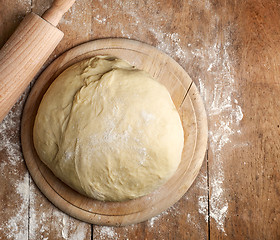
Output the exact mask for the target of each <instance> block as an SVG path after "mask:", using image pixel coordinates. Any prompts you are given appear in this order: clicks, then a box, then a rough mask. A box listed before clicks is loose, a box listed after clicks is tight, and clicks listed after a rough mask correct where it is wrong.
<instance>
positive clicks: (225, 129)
mask: <svg viewBox="0 0 280 240" xmlns="http://www.w3.org/2000/svg"><path fill="white" fill-rule="evenodd" d="M225 35H226V33H225ZM228 46H229V43H228V42H226V43H225V44H224V45H223V46H222V45H221V44H218V43H215V44H214V45H213V46H207V49H194V50H193V51H192V54H193V55H195V56H196V57H197V58H199V60H200V61H201V62H211V64H210V65H209V66H205V72H208V78H209V79H211V81H212V82H214V84H209V85H207V89H206V88H205V83H204V82H205V81H204V80H205V79H203V80H202V79H201V78H198V82H199V88H200V92H201V95H202V97H203V98H204V101H205V102H208V103H209V102H210V103H211V104H210V105H207V106H206V108H207V113H208V120H209V123H210V126H211V128H210V130H209V142H210V150H211V151H212V152H213V155H214V161H213V165H212V166H211V169H212V171H211V169H210V171H211V172H213V173H214V174H212V175H213V178H211V175H210V200H209V201H210V217H211V218H212V219H214V220H215V222H216V224H217V227H218V229H219V230H221V231H223V232H225V230H224V221H225V219H226V216H227V212H228V202H227V200H226V195H225V189H224V187H223V182H224V169H223V162H222V156H223V154H224V151H223V147H224V146H225V145H226V144H228V143H230V142H231V136H232V135H233V134H234V135H236V134H240V133H241V130H236V129H238V128H239V123H240V121H241V120H242V118H243V113H242V109H241V107H240V106H239V105H238V100H237V99H236V97H235V96H236V95H237V90H235V88H234V72H233V67H232V62H231V61H232V60H231V58H230V56H229V54H228ZM214 69H215V70H214ZM212 70H213V71H212ZM209 86H212V88H211V89H210V87H209ZM202 212H204V211H202ZM225 234H226V233H225Z"/></svg>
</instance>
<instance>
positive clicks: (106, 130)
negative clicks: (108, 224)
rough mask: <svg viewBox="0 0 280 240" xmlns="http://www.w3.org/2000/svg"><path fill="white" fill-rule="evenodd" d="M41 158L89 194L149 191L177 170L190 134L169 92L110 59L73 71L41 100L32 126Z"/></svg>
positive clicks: (109, 197) (128, 195)
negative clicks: (184, 132)
mask: <svg viewBox="0 0 280 240" xmlns="http://www.w3.org/2000/svg"><path fill="white" fill-rule="evenodd" d="M33 137H34V145H35V148H36V151H37V153H38V155H39V157H40V159H41V160H42V161H43V162H44V163H45V164H46V165H47V166H48V167H49V168H50V169H51V170H52V172H53V173H54V174H55V175H56V176H57V177H58V178H60V179H61V180H62V181H63V182H65V183H66V184H68V185H69V186H71V187H72V188H73V189H75V190H76V191H78V192H80V193H81V194H84V195H86V196H89V197H92V198H95V199H98V200H105V201H123V200H128V199H133V198H137V197H140V196H143V195H146V194H148V193H150V192H152V191H154V190H155V189H156V188H158V187H159V186H161V185H162V184H164V183H165V182H166V181H167V180H168V179H169V178H170V177H171V176H172V174H174V172H175V171H176V169H177V167H178V165H179V163H180V161H181V154H182V149H183V142H184V134H183V128H182V124H181V121H180V117H179V115H178V112H177V110H176V108H175V106H174V104H173V102H172V100H171V97H170V95H169V93H168V91H167V89H166V88H165V87H164V86H163V85H161V84H160V83H158V82H157V81H155V80H153V79H152V78H151V77H150V76H149V75H148V74H147V73H146V72H144V71H141V70H138V69H135V68H134V67H132V66H131V65H130V64H128V63H127V62H125V61H123V60H120V59H117V58H115V57H111V56H98V57H94V58H91V59H89V60H84V61H82V62H79V63H77V64H75V65H73V66H71V67H70V68H68V69H66V70H65V71H64V72H63V73H62V74H60V75H59V77H58V78H57V79H56V80H55V81H54V82H53V83H52V85H51V86H50V87H49V89H48V91H47V92H46V94H45V95H44V97H43V100H42V102H41V104H40V107H39V110H38V113H37V116H36V120H35V125H34V131H33Z"/></svg>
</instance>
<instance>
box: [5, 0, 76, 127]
mask: <svg viewBox="0 0 280 240" xmlns="http://www.w3.org/2000/svg"><path fill="white" fill-rule="evenodd" d="M74 2H75V0H54V1H53V4H52V6H51V8H50V9H48V10H47V11H46V12H45V13H44V14H43V16H42V18H41V17H39V16H38V15H36V14H34V13H29V14H28V15H27V16H26V17H25V18H24V19H23V21H22V22H21V23H20V25H19V27H18V28H17V29H16V31H15V32H14V33H13V35H12V36H11V37H10V38H9V40H8V41H7V42H6V43H5V45H4V46H3V48H2V49H1V50H0V123H1V122H2V120H3V119H4V117H5V116H6V115H7V114H8V112H9V110H10V109H11V108H12V106H13V105H14V104H15V103H16V101H17V99H18V98H19V97H20V95H21V94H22V93H23V92H24V90H25V89H26V87H27V86H28V84H29V83H30V82H31V81H32V79H33V78H34V77H35V75H36V73H37V72H38V71H39V70H40V68H41V67H42V66H43V64H44V63H45V61H46V60H47V59H48V57H49V56H50V55H51V53H52V52H53V50H54V49H55V48H56V46H57V45H58V43H59V42H60V41H61V39H62V38H63V35H64V34H63V32H61V31H60V30H59V29H58V28H56V26H57V24H58V22H59V21H60V19H61V18H62V16H63V14H64V13H65V12H66V11H68V9H69V8H70V7H71V6H72V5H73V3H74Z"/></svg>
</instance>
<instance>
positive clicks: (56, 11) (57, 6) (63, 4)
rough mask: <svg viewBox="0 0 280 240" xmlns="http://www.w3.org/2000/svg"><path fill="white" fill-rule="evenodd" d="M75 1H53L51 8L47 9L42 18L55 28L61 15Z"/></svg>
mask: <svg viewBox="0 0 280 240" xmlns="http://www.w3.org/2000/svg"><path fill="white" fill-rule="evenodd" d="M74 2H75V0H54V1H53V4H52V6H51V8H49V9H48V10H47V11H46V12H45V13H44V14H43V16H42V18H44V19H45V20H46V21H48V22H49V23H51V24H52V25H53V26H57V24H58V23H59V21H60V19H61V18H62V16H63V14H64V13H66V12H67V11H68V9H69V8H70V7H71V6H72V5H73V4H74Z"/></svg>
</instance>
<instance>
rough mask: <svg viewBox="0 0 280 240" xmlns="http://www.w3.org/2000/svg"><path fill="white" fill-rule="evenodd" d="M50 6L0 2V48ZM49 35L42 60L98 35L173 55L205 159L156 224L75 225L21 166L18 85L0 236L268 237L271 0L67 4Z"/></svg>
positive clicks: (4, 146) (0, 150)
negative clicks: (200, 119)
mask: <svg viewBox="0 0 280 240" xmlns="http://www.w3.org/2000/svg"><path fill="white" fill-rule="evenodd" d="M50 3H51V0H32V1H29V0H22V1H16V0H0V47H1V46H3V44H4V43H5V41H6V40H7V39H8V37H9V36H10V35H11V34H12V32H13V31H14V30H15V28H16V27H17V26H18V24H19V23H20V21H21V20H22V18H23V16H24V15H25V14H26V13H28V12H30V11H33V12H35V13H38V14H40V15H41V14H42V13H43V12H44V10H45V9H47V8H48V7H49V6H50ZM59 28H60V29H61V30H62V31H63V32H64V33H65V37H64V39H63V41H62V42H61V43H60V45H59V46H58V47H57V48H56V50H55V52H54V54H53V55H52V56H51V57H50V59H49V61H48V63H50V62H51V61H52V60H53V59H55V58H56V57H57V56H58V55H60V54H61V53H63V52H64V51H66V50H68V49H70V48H71V47H73V46H76V45H77V44H80V43H84V42H87V41H89V40H93V39H98V38H106V37H124V38H131V39H136V40H140V41H143V42H145V43H148V44H151V45H153V46H155V47H157V48H158V49H161V50H162V51H164V52H166V53H167V54H169V55H170V56H171V57H173V58H174V59H175V60H176V61H177V62H178V63H179V64H180V65H181V66H182V67H183V68H184V69H185V70H186V71H187V72H188V73H189V75H190V76H191V78H192V79H193V80H194V82H195V83H196V85H197V86H198V87H199V89H200V92H201V96H202V97H203V99H204V102H205V106H206V110H207V115H208V120H209V145H208V151H207V154H206V157H205V161H204V164H203V167H202V169H201V171H200V174H199V176H198V178H197V179H196V181H195V182H194V184H193V185H192V187H191V188H190V190H189V191H188V192H187V193H186V194H185V195H184V197H183V198H182V199H181V200H180V201H179V202H177V203H176V204H175V205H174V206H173V207H171V208H170V209H168V210H167V211H165V212H163V213H162V214H161V215H160V216H157V217H154V218H152V219H151V220H149V221H147V222H144V223H141V224H136V225H132V226H127V227H119V228H114V227H104V226H95V225H90V224H87V223H83V222H80V221H78V220H76V219H73V218H72V217H69V216H68V215H66V214H64V213H63V212H61V211H60V210H58V209H57V208H56V207H54V206H53V205H52V204H51V203H50V202H49V201H48V200H47V199H46V198H45V197H44V196H43V195H42V194H41V192H40V191H39V190H38V189H37V187H36V186H35V185H34V183H33V181H32V179H31V178H30V176H29V174H28V171H27V169H26V166H25V163H24V159H23V157H22V153H21V144H20V132H19V130H20V129H19V127H20V118H21V114H22V109H23V105H24V102H25V99H26V97H27V95H28V92H29V91H30V88H31V86H30V87H29V88H28V89H26V92H25V93H24V94H23V95H22V96H21V98H20V99H19V101H18V102H17V104H16V105H15V106H14V107H13V109H12V110H11V111H10V113H9V115H8V116H7V117H6V118H5V120H4V121H3V122H2V124H1V125H0V172H1V174H0V184H1V188H0V189H1V190H0V203H1V204H0V239H20V240H25V239H30V240H31V239H32V240H33V239H34V240H35V239H36V240H37V239H44V240H47V239H49V240H51V239H79V240H80V239H101V240H102V239H148V240H150V239H176V240H177V239H254V240H255V239H280V227H279V225H280V172H279V169H280V161H279V160H280V157H279V153H280V111H279V109H280V98H279V97H280V84H279V83H280V4H279V2H278V1H275V0H270V1H269V0H262V1H261V0H259V1H257V0H247V1H227V0H226V1H222V0H216V1H214V0H213V1H208V0H202V1H193V0H189V1H183V0H176V1H175V0H168V1H167V0H157V1H152V0H148V1H142V0H141V1H137V0H129V1H128V0H116V1H110V0H99V1H97V0H95V1H90V0H77V2H76V3H75V5H74V6H73V7H72V9H71V10H70V11H69V12H68V13H67V14H65V16H64V18H63V20H62V21H61V22H60V24H59ZM48 63H47V64H48ZM47 64H46V66H47Z"/></svg>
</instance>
